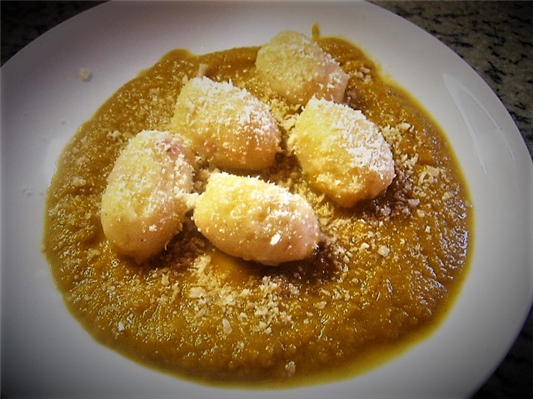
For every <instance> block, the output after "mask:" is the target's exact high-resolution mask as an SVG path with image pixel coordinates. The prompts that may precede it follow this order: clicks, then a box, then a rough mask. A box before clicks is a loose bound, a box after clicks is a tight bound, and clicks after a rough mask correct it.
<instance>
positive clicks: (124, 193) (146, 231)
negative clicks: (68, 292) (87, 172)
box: [101, 131, 193, 263]
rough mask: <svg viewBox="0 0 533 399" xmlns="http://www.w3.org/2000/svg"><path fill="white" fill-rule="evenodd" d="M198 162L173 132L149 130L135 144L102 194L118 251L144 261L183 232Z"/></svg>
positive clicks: (107, 226)
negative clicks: (189, 194) (193, 164)
mask: <svg viewBox="0 0 533 399" xmlns="http://www.w3.org/2000/svg"><path fill="white" fill-rule="evenodd" d="M192 160H193V155H192V153H191V152H190V150H188V148H187V147H186V146H185V144H184V142H183V140H180V139H179V138H178V137H174V136H172V135H170V133H166V132H158V131H143V132H140V133H139V134H137V135H136V136H135V137H134V138H132V139H131V140H130V142H129V143H128V144H127V146H126V147H125V148H124V150H123V151H122V152H121V154H120V156H119V157H118V159H117V160H116V163H115V165H114V167H113V170H112V171H111V173H110V175H109V177H108V184H107V187H106V189H105V191H104V193H103V196H102V208H101V221H102V227H103V229H104V234H105V236H106V237H107V239H108V240H109V241H110V242H111V244H112V245H113V247H114V248H115V249H116V251H117V252H118V253H121V254H123V255H128V256H131V257H133V258H134V259H135V261H137V262H138V263H141V262H143V261H145V260H147V259H148V258H150V257H151V256H153V255H155V254H157V253H158V252H160V251H162V250H163V249H164V248H165V246H166V245H167V244H168V242H169V241H170V240H171V239H172V237H174V235H176V234H177V233H178V232H179V231H180V230H181V228H182V223H183V220H184V218H185V214H186V212H187V210H188V206H187V194H188V193H190V192H191V191H192V188H193V167H192V166H191V164H190V162H191V161H192Z"/></svg>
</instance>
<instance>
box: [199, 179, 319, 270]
mask: <svg viewBox="0 0 533 399" xmlns="http://www.w3.org/2000/svg"><path fill="white" fill-rule="evenodd" d="M193 218H194V222H195V224H196V226H197V228H198V230H199V231H200V232H201V233H202V234H203V235H204V236H205V237H207V238H208V239H209V240H210V241H211V242H212V243H213V245H215V246H216V247H217V248H218V249H220V250H221V251H223V252H226V253H228V254H230V255H232V256H235V257H239V258H243V259H245V260H251V261H255V262H259V263H262V264H265V265H270V266H276V265H279V264H280V263H284V262H289V261H294V260H300V259H305V258H308V257H309V256H311V255H312V254H313V252H314V251H315V249H316V248H317V245H318V242H319V240H320V227H319V224H318V219H317V217H316V215H315V213H314V211H313V209H312V208H311V206H310V205H309V204H308V203H307V201H305V200H304V199H303V198H302V197H300V196H298V195H295V194H291V193H290V192H289V191H287V190H285V189H283V188H281V187H279V186H277V185H275V184H271V183H267V182H264V181H262V180H259V179H257V178H252V177H242V176H236V175H230V174H227V173H215V174H213V175H211V177H210V178H209V180H208V183H207V187H206V191H205V192H204V193H203V194H202V195H201V196H200V197H199V198H198V201H197V203H196V208H195V210H194V214H193Z"/></svg>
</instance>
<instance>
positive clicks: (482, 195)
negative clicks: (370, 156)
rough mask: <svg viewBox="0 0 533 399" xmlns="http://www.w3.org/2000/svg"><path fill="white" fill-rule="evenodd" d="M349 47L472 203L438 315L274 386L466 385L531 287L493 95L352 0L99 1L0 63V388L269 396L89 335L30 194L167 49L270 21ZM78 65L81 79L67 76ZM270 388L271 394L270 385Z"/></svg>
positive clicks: (249, 33) (506, 334)
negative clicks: (375, 354) (88, 125)
mask: <svg viewBox="0 0 533 399" xmlns="http://www.w3.org/2000/svg"><path fill="white" fill-rule="evenodd" d="M315 21H318V22H319V23H320V26H321V30H322V33H323V34H325V35H341V36H343V37H345V38H348V39H350V40H351V41H353V42H354V43H356V44H358V45H360V46H362V47H363V48H364V49H365V50H366V51H367V52H368V53H369V54H370V55H371V57H372V58H373V59H374V60H376V61H378V62H379V64H380V65H381V66H382V68H383V70H384V71H385V72H386V73H388V74H389V75H390V76H392V77H393V78H394V79H395V80H396V81H397V82H398V83H399V84H400V85H401V86H403V87H405V88H407V89H408V91H410V92H411V93H412V94H413V95H414V96H415V97H416V98H417V99H418V100H419V101H420V102H421V103H422V104H423V105H424V106H425V107H426V108H427V110H429V112H430V113H431V114H432V115H433V116H434V117H435V118H436V120H437V121H438V122H439V123H440V125H441V126H442V128H443V129H444V131H445V132H447V134H448V137H449V140H450V141H451V143H452V145H453V148H454V149H455V152H456V154H457V156H458V158H459V161H460V164H461V166H462V168H463V170H464V173H465V175H466V179H467V181H468V183H469V187H470V191H471V195H472V199H473V202H474V207H475V208H474V209H475V234H474V245H473V250H474V253H473V256H472V259H471V260H472V263H471V268H470V272H469V274H468V277H467V279H466V281H465V284H464V286H463V289H462V291H461V293H460V296H459V298H458V300H457V302H456V303H455V306H454V307H453V309H452V311H451V312H450V314H449V316H448V317H447V319H446V320H445V322H444V323H443V325H442V326H441V327H440V328H439V329H438V330H437V331H436V332H435V333H434V334H433V335H432V336H431V337H430V338H428V339H427V340H425V341H423V342H421V343H420V344H418V345H417V346H415V347H413V348H412V349H411V350H409V351H408V352H407V353H405V354H404V355H403V356H401V357H399V358H397V359H396V360H394V361H391V362H389V363H387V364H385V365H384V366H382V367H380V368H378V369H375V370H373V371H371V372H369V373H366V374H364V375H361V376H359V377H357V378H353V379H350V380H345V381H340V382H337V383H332V384H325V385H319V386H312V387H304V388H301V389H294V390H290V391H287V392H284V393H283V397H287V398H289V397H302V398H303V397H305V398H314V397H317V398H318V397H326V396H327V397H331V398H334V397H342V398H344V397H347V396H369V395H373V396H379V397H385V396H393V397H395V398H396V397H401V396H407V397H416V396H423V397H434V396H437V395H438V396H466V395H468V394H470V393H471V392H473V391H474V390H475V389H476V388H477V387H478V386H479V385H480V384H481V383H482V382H483V381H484V380H485V378H487V377H488V376H489V375H490V373H491V372H492V371H493V369H494V368H495V367H496V366H497V365H498V363H499V362H500V360H501V359H502V358H503V356H504V355H505V354H506V353H507V351H508V349H509V346H510V345H511V343H512V342H513V340H514V338H515V337H516V334H517V333H518V331H519V329H520V327H521V324H522V322H523V321H524V318H525V316H526V312H527V310H528V309H529V306H530V304H531V301H532V297H533V292H532V282H531V273H532V262H531V260H532V249H531V248H532V246H531V242H530V239H531V226H532V212H531V203H532V196H531V187H532V184H531V183H532V166H531V160H530V157H529V154H528V152H527V150H526V147H525V145H524V143H523V141H522V138H521V136H520V134H519V132H518V130H517V128H516V126H515V125H514V123H513V121H512V119H511V117H510V116H509V114H508V113H507V111H506V110H505V108H504V107H503V105H502V104H501V103H500V102H499V100H498V99H497V97H496V95H495V94H494V93H493V92H492V91H491V90H490V89H489V87H488V86H487V85H486V84H485V83H484V82H483V81H482V80H481V78H480V77H479V76H478V75H477V74H476V73H475V72H474V71H473V70H472V69H471V68H470V67H469V66H468V65H467V64H465V63H464V62H463V61H462V60H461V59H460V58H459V57H458V56H456V55H455V54H454V53H453V52H452V51H450V50H449V49H448V48H447V47H445V46H444V45H442V44H441V43H440V42H438V41H437V40H436V39H434V38H433V37H431V36H430V35H429V34H427V33H425V32H424V31H422V30H420V29H419V28H417V27H415V26H414V25H412V24H410V23H408V22H406V21H404V20H402V19H401V18H399V17H396V16H395V15H393V14H391V13H389V12H387V11H385V10H383V9H380V8H378V7H375V6H373V5H370V4H366V3H338V4H337V3H312V4H306V5H305V6H304V5H303V4H302V3H292V4H285V3H277V2H276V3H270V4H268V3H259V4H251V3H194V4H186V3H176V2H162V3H160V2H154V3H150V2H142V3H141V2H133V3H131V2H128V3H120V2H119V3H107V4H104V5H101V6H98V7H96V8H94V9H92V10H90V11H88V12H85V13H83V14H81V15H79V16H77V17H75V18H73V19H71V20H68V21H66V22H65V23H63V24H61V25H60V26H58V27H56V28H55V29H52V30H51V31H50V32H48V33H46V34H45V35H43V36H42V37H40V38H39V39H38V40H36V41H34V42H33V43H31V44H30V45H29V46H27V47H26V48H25V49H23V50H22V51H21V52H20V53H18V54H17V55H16V56H15V57H14V58H13V59H11V60H10V61H9V62H8V63H6V65H5V66H4V67H3V68H2V90H3V92H2V99H3V104H2V106H3V109H2V111H3V113H2V116H3V121H2V122H3V123H2V136H1V140H2V143H1V145H2V164H1V165H2V186H1V187H2V200H3V207H2V212H3V214H2V235H3V237H2V247H3V248H2V290H3V293H2V295H3V296H2V300H3V304H2V305H3V309H2V310H3V314H2V317H3V318H2V351H3V358H2V360H3V366H4V370H3V378H4V381H3V388H4V392H3V393H4V394H8V393H10V392H11V393H16V394H17V396H24V395H27V394H29V393H36V394H37V395H38V396H53V397H57V396H58V395H59V394H63V395H66V396H79V395H80V394H84V395H86V396H88V397H94V396H96V395H105V396H112V395H122V396H124V397H132V396H140V397H149V396H150V397H154V396H160V395H163V394H169V395H170V394H171V395H172V396H173V397H178V396H181V397H187V398H194V397H210V396H216V397H218V398H222V397H228V398H240V397H249V396H254V397H268V398H270V397H272V395H273V393H272V391H268V390H267V391H253V392H249V391H241V390H238V389H231V390H228V389H224V390H218V389H216V388H209V387H205V386H200V385H196V384H193V383H190V382H186V381H182V380H180V379H177V378H173V377H169V376H166V375H164V374H161V373H158V372H155V371H152V370H150V369H147V368H144V367H142V366H139V365H137V364H136V363H133V362H131V361H129V360H127V359H125V358H123V357H122V356H120V355H118V354H116V353H115V352H113V351H112V350H110V349H108V348H105V347H103V346H101V345H99V344H97V343H95V342H94V341H93V340H92V339H91V338H90V337H89V335H88V334H87V333H86V332H85V331H84V330H83V329H82V328H81V327H80V325H79V324H78V323H77V322H76V321H75V320H74V319H73V317H72V316H71V315H70V314H69V313H68V312H67V311H66V308H65V306H64V305H63V302H62V299H61V297H60V295H59V293H58V292H57V290H56V289H55V287H54V284H53V281H52V279H51V276H50V272H49V267H48V265H47V263H46V261H45V259H44V258H43V256H42V254H41V252H40V247H41V239H42V225H43V209H44V192H45V190H46V188H47V185H48V184H49V181H50V178H51V176H52V174H53V172H54V162H55V160H56V158H57V156H58V155H59V152H60V150H61V148H62V147H63V145H64V144H65V143H66V141H67V140H68V139H69V138H70V137H72V135H73V134H74V133H75V131H76V129H77V127H78V126H79V125H80V124H81V123H83V122H84V121H86V120H87V119H89V118H90V117H91V115H92V114H93V113H94V111H95V110H96V109H97V108H98V107H99V106H100V105H101V104H102V103H103V102H104V101H105V100H106V99H107V98H108V97H109V96H110V95H111V94H112V93H113V92H115V91H116V90H117V89H118V88H119V87H120V86H121V85H122V84H124V83H126V82H127V81H129V80H130V79H132V78H133V77H134V76H135V75H136V74H137V73H138V72H139V71H140V70H141V69H143V68H148V67H150V66H151V65H153V64H154V63H155V62H156V61H157V60H158V59H159V58H160V57H161V56H162V55H163V54H165V53H166V52H167V51H169V50H171V49H173V48H188V49H190V50H192V51H193V52H196V53H205V52H211V51H215V50H222V49H227V48H230V47H236V46H248V45H259V44H262V43H264V42H266V41H267V40H268V39H270V38H271V37H272V36H274V35H275V34H276V33H278V32H279V31H280V30H282V29H286V28H290V29H295V30H299V31H302V32H305V33H310V29H311V25H312V24H313V23H314V22H315ZM81 67H83V68H88V69H90V70H91V71H92V74H93V77H92V80H91V81H89V82H83V81H81V80H80V79H79V78H78V71H79V69H80V68H81ZM278 393H279V392H277V393H276V394H278Z"/></svg>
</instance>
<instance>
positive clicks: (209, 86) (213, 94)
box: [171, 77, 281, 170]
mask: <svg viewBox="0 0 533 399" xmlns="http://www.w3.org/2000/svg"><path fill="white" fill-rule="evenodd" d="M171 126H172V127H171V129H172V130H173V131H174V132H176V133H179V134H181V135H183V136H185V137H186V138H187V139H188V140H189V141H190V143H191V146H192V149H193V150H194V151H196V152H197V153H198V154H200V156H202V157H203V158H205V159H207V160H208V161H210V162H211V163H212V164H213V165H215V166H217V167H219V168H227V169H246V170H259V169H264V168H267V167H269V166H271V165H272V164H273V163H274V160H275V156H276V153H277V152H279V151H280V150H281V148H280V141H281V132H280V130H279V128H278V125H277V122H276V120H275V119H274V117H273V116H272V115H271V114H270V111H269V109H268V107H267V105H266V104H264V103H262V102H261V101H259V100H258V99H257V98H255V97H254V96H252V95H251V94H250V93H249V92H248V91H246V90H244V89H240V88H238V87H235V86H233V85H232V84H231V83H227V82H214V81H212V80H211V79H209V78H207V77H202V78H194V79H192V80H190V81H189V82H188V83H187V84H186V85H185V86H184V87H183V88H182V90H181V92H180V95H179V96H178V99H177V102H176V107H175V110H174V117H173V119H172V123H171Z"/></svg>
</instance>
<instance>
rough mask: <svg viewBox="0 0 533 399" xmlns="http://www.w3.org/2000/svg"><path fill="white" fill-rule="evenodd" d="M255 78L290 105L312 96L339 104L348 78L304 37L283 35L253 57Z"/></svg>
mask: <svg viewBox="0 0 533 399" xmlns="http://www.w3.org/2000/svg"><path fill="white" fill-rule="evenodd" d="M256 67H257V71H258V74H259V77H260V78H261V79H263V80H264V81H265V82H267V83H268V84H269V85H270V87H272V89H273V90H274V91H275V92H277V93H279V94H280V95H282V96H283V97H285V98H286V99H287V100H289V101H290V102H292V103H294V104H302V105H305V104H307V102H308V101H309V100H310V99H311V97H313V96H315V97H317V98H325V99H327V100H332V101H336V102H342V100H343V97H344V91H345V90H346V86H347V84H348V75H347V74H346V73H345V72H344V71H343V70H342V69H341V67H340V66H339V64H338V63H337V61H335V59H333V57H332V56H331V55H330V54H328V53H326V52H324V51H323V50H322V48H321V47H320V46H319V45H318V44H317V43H316V42H314V41H312V40H311V39H309V38H308V37H307V36H305V35H303V34H301V33H298V32H294V31H283V32H281V33H279V34H278V35H277V36H275V37H274V38H273V39H271V40H270V41H269V42H268V43H266V44H264V45H263V46H262V47H261V49H259V52H258V53H257V60H256Z"/></svg>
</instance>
